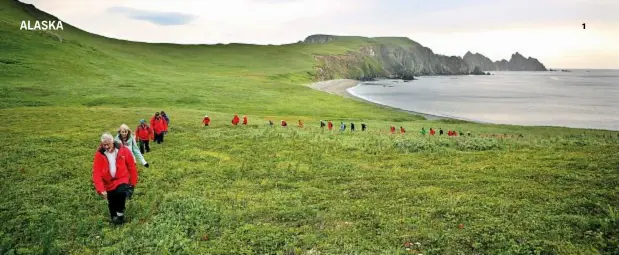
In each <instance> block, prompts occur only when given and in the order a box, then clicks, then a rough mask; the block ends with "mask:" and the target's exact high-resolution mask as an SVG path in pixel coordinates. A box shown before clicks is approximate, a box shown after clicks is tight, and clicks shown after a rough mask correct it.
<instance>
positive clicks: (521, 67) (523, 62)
mask: <svg viewBox="0 0 619 255" xmlns="http://www.w3.org/2000/svg"><path fill="white" fill-rule="evenodd" d="M462 59H463V60H464V62H466V64H467V65H469V66H472V67H475V66H478V67H479V68H480V69H481V70H483V71H548V70H546V67H545V66H544V65H543V64H542V63H540V62H539V60H537V59H535V58H531V57H529V58H525V57H524V56H522V55H520V53H518V52H516V53H514V54H512V57H511V59H510V60H509V61H507V60H505V59H503V60H501V61H496V62H492V60H490V59H489V58H487V57H485V56H484V55H481V54H479V53H475V54H473V53H471V52H470V51H468V52H467V53H466V54H464V57H462Z"/></svg>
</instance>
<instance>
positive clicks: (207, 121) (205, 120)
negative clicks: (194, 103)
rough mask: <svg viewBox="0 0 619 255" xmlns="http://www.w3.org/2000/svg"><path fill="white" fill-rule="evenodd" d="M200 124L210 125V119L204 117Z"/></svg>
mask: <svg viewBox="0 0 619 255" xmlns="http://www.w3.org/2000/svg"><path fill="white" fill-rule="evenodd" d="M202 123H203V124H205V125H207V126H208V125H209V124H210V123H211V118H210V117H205V118H204V119H203V120H202Z"/></svg>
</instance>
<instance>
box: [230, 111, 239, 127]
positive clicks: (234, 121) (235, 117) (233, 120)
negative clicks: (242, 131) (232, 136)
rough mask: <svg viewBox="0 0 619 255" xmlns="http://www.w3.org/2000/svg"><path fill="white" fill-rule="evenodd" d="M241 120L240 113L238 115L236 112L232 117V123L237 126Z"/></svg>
mask: <svg viewBox="0 0 619 255" xmlns="http://www.w3.org/2000/svg"><path fill="white" fill-rule="evenodd" d="M239 121H240V119H239V115H238V114H235V115H234V118H232V125H235V126H236V125H238V124H239Z"/></svg>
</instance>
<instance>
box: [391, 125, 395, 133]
mask: <svg viewBox="0 0 619 255" xmlns="http://www.w3.org/2000/svg"><path fill="white" fill-rule="evenodd" d="M391 133H392V134H395V126H391Z"/></svg>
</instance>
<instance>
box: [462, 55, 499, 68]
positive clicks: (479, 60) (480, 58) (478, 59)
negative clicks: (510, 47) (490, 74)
mask: <svg viewBox="0 0 619 255" xmlns="http://www.w3.org/2000/svg"><path fill="white" fill-rule="evenodd" d="M462 59H463V60H464V62H466V64H468V65H469V66H470V67H473V69H475V67H479V68H480V69H481V71H496V70H497V68H496V64H495V63H494V62H492V60H490V59H489V58H487V57H485V56H484V55H482V54H479V53H475V54H473V53H471V52H470V51H467V52H466V54H464V56H463V57H462Z"/></svg>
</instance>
